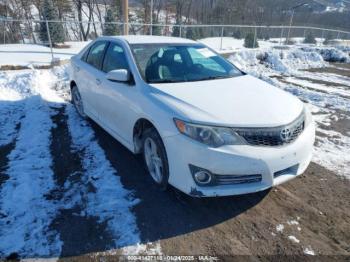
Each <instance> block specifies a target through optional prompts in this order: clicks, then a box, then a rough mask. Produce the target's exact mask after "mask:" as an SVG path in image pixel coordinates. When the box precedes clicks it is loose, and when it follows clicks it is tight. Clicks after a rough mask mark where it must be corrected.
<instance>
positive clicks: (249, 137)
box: [234, 112, 305, 146]
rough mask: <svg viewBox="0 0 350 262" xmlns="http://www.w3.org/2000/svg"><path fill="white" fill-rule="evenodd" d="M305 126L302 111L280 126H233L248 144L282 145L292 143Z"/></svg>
mask: <svg viewBox="0 0 350 262" xmlns="http://www.w3.org/2000/svg"><path fill="white" fill-rule="evenodd" d="M304 127H305V114H304V112H303V113H302V114H301V115H300V116H299V117H298V118H297V119H295V120H294V121H293V122H292V123H290V124H288V125H284V126H280V127H272V128H271V127H266V128H237V129H236V128H234V130H235V132H236V133H237V134H239V135H240V136H241V137H243V138H244V139H245V140H246V141H247V143H248V144H250V145H254V146H282V145H285V144H289V143H292V142H293V141H295V140H296V139H297V138H298V136H299V135H300V134H301V133H302V132H303V130H304Z"/></svg>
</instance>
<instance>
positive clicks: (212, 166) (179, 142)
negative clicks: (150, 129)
mask: <svg viewBox="0 0 350 262" xmlns="http://www.w3.org/2000/svg"><path fill="white" fill-rule="evenodd" d="M314 141H315V125H314V123H310V124H309V125H308V126H307V127H306V128H305V130H304V131H303V133H302V134H300V136H299V137H298V138H297V139H296V140H295V141H294V142H293V143H291V144H288V145H285V146H282V147H261V146H250V145H235V146H223V147H220V148H209V147H207V146H205V145H203V144H200V143H198V142H196V141H194V140H192V139H190V138H188V137H186V136H184V135H181V134H179V135H176V136H171V137H167V138H165V139H164V144H165V148H166V151H167V156H168V162H169V183H170V184H171V185H173V186H174V187H176V188H178V189H179V190H181V191H183V192H184V193H186V194H189V195H192V196H196V197H210V196H228V195H241V194H247V193H254V192H258V191H262V190H265V189H268V188H271V187H273V186H276V185H279V184H281V183H284V182H286V181H288V180H291V179H293V178H295V177H297V176H299V175H300V174H302V173H303V172H304V171H305V170H306V168H307V166H308V165H309V163H310V161H311V157H312V151H313V144H314ZM190 164H191V165H194V166H197V167H200V168H203V169H206V170H209V171H210V172H212V173H213V174H216V175H237V176H241V175H254V174H261V176H262V180H261V181H260V182H254V183H242V184H234V185H216V186H205V187H203V186H198V185H197V184H196V183H195V181H194V180H193V177H192V174H191V172H190V168H189V165H190ZM295 166H296V167H297V168H292V170H293V171H290V172H289V171H288V168H290V167H295ZM286 169H287V172H282V174H280V175H279V176H276V173H278V172H281V171H282V170H286Z"/></svg>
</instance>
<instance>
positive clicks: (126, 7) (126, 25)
mask: <svg viewBox="0 0 350 262" xmlns="http://www.w3.org/2000/svg"><path fill="white" fill-rule="evenodd" d="M123 17H124V35H128V34H129V1H128V0H123Z"/></svg>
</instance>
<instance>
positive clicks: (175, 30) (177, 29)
mask: <svg viewBox="0 0 350 262" xmlns="http://www.w3.org/2000/svg"><path fill="white" fill-rule="evenodd" d="M176 25H177V26H174V27H173V32H172V34H171V35H172V36H175V37H179V36H180V27H179V26H178V25H179V24H176Z"/></svg>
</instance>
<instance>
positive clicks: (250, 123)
mask: <svg viewBox="0 0 350 262" xmlns="http://www.w3.org/2000/svg"><path fill="white" fill-rule="evenodd" d="M71 64H72V79H71V83H70V86H71V93H72V101H73V103H74V105H75V107H76V109H77V111H78V112H79V114H80V115H81V116H82V117H89V118H91V119H93V120H94V121H95V122H97V123H98V124H99V125H100V126H101V127H103V128H104V129H105V130H106V131H107V132H108V133H110V134H111V135H112V136H113V137H114V138H116V139H117V140H118V141H119V142H120V143H122V144H123V145H124V146H126V147H127V148H128V149H129V150H130V151H131V152H133V153H135V154H138V153H142V154H143V156H144V160H145V165H146V167H147V170H148V172H149V174H150V175H151V177H152V178H153V180H154V181H155V183H157V184H158V185H159V187H160V188H161V189H165V188H166V187H167V185H168V184H170V185H172V186H174V187H176V188H178V189H179V190H181V191H183V192H185V193H187V194H189V195H192V196H196V197H204V196H224V195H237V194H246V193H252V192H257V191H261V190H265V189H268V188H270V187H272V186H275V185H278V184H281V183H283V182H286V181H288V180H290V179H293V178H295V177H297V176H298V175H300V174H302V173H303V172H304V171H305V169H306V168H307V166H308V165H309V163H310V160H311V156H312V150H313V144H314V140H315V125H314V123H313V121H312V117H311V114H310V113H309V111H308V110H307V109H306V107H305V106H304V104H303V103H302V102H301V101H300V100H299V99H298V98H296V97H294V96H293V95H291V94H288V93H287V92H285V91H283V90H281V89H279V88H277V87H274V86H271V85H269V84H267V83H266V82H263V81H261V80H259V79H257V78H255V77H252V76H250V75H247V74H245V73H244V72H242V71H240V70H239V69H237V68H236V67H235V66H234V65H233V64H231V63H230V62H228V61H227V60H225V59H224V58H222V57H221V56H220V55H218V54H217V53H215V52H214V51H213V50H211V49H210V48H208V47H207V46H205V45H203V44H201V43H198V42H195V41H191V40H187V39H181V38H172V37H157V36H118V37H100V38H98V39H96V40H95V41H93V42H91V43H90V44H89V45H88V46H86V47H85V48H84V49H83V50H82V51H81V52H80V53H79V54H78V55H76V56H74V57H72V59H71Z"/></svg>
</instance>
